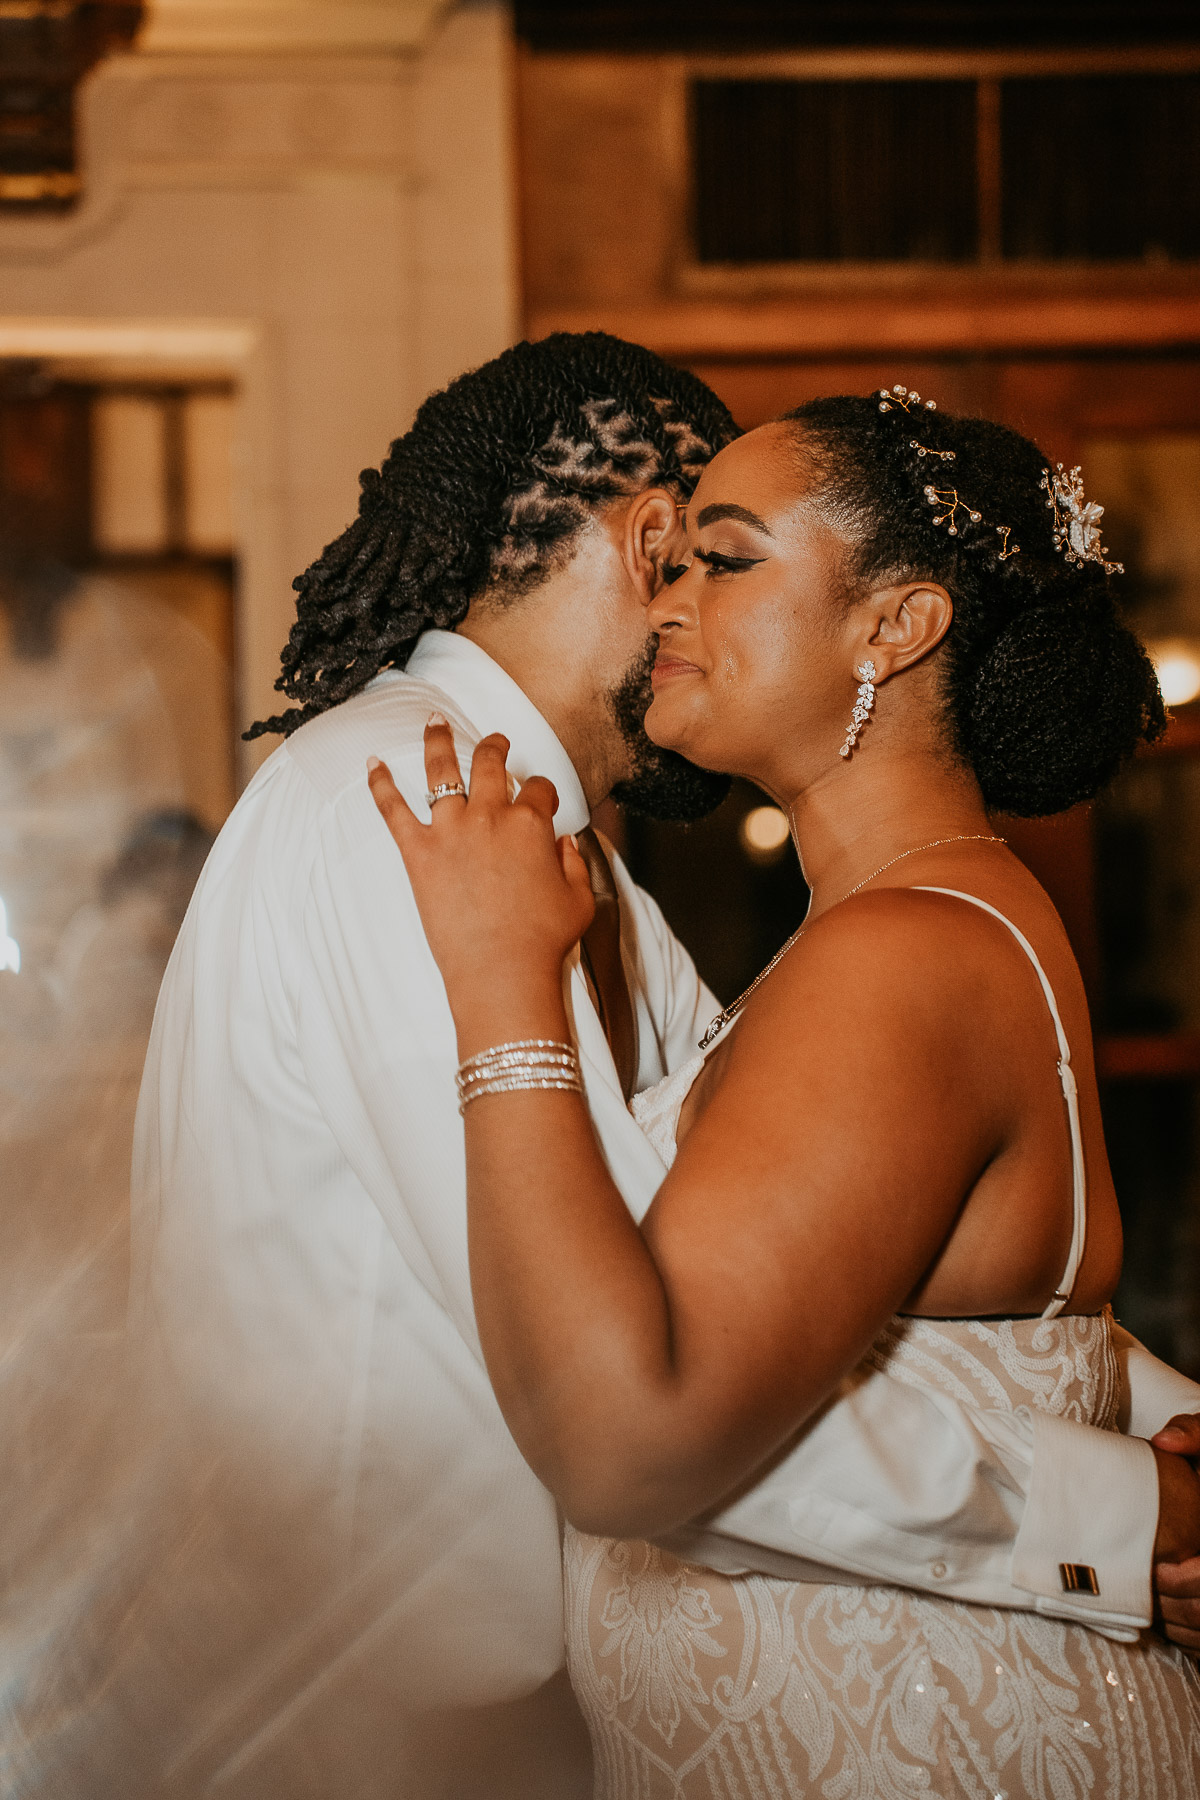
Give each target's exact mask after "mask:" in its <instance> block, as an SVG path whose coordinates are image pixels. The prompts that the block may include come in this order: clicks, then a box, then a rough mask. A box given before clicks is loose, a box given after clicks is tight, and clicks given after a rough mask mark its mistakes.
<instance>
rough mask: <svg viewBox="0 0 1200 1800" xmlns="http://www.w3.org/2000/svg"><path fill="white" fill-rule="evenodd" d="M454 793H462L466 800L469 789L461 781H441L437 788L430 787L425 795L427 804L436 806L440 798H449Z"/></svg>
mask: <svg viewBox="0 0 1200 1800" xmlns="http://www.w3.org/2000/svg"><path fill="white" fill-rule="evenodd" d="M452 794H455V795H459V794H461V795H462V798H463V799H464V800H465V799H466V797H467V790H466V788H465V787H464V786H463V784H462V782H461V781H439V782H438V785H437V786H436V787H435V788H430V789H429V791H428V792H427V793H426V795H425V804H426V806H436V805H437V803H438V801H439V800H448V799H449V798H450V796H451V795H452Z"/></svg>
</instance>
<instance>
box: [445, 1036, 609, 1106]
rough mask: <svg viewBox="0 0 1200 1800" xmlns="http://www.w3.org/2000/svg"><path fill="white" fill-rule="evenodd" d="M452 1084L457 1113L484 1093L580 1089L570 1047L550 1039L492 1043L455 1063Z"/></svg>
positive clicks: (576, 1061) (576, 1066) (572, 1090)
mask: <svg viewBox="0 0 1200 1800" xmlns="http://www.w3.org/2000/svg"><path fill="white" fill-rule="evenodd" d="M454 1084H455V1087H456V1089H457V1091H458V1110H459V1112H460V1113H462V1112H465V1111H466V1109H467V1107H468V1106H469V1105H470V1104H471V1101H472V1100H478V1099H480V1098H481V1097H482V1096H483V1095H484V1094H513V1093H519V1092H528V1091H530V1090H532V1089H534V1088H551V1089H556V1090H558V1091H559V1092H562V1093H572V1094H582V1092H583V1080H582V1078H581V1075H580V1070H579V1058H578V1056H577V1055H576V1053H575V1049H574V1046H573V1045H571V1044H562V1043H559V1042H558V1041H557V1040H556V1039H554V1038H517V1039H515V1040H514V1041H513V1042H511V1043H507V1044H495V1045H493V1046H492V1048H491V1049H490V1050H480V1051H479V1052H477V1054H476V1055H474V1056H468V1057H467V1058H466V1059H465V1061H464V1062H462V1063H460V1064H459V1068H458V1073H457V1074H456V1075H455V1078H454Z"/></svg>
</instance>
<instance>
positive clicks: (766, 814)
mask: <svg viewBox="0 0 1200 1800" xmlns="http://www.w3.org/2000/svg"><path fill="white" fill-rule="evenodd" d="M738 836H739V837H740V838H741V840H742V849H743V850H744V851H745V852H746V854H747V856H751V857H753V858H754V859H755V861H757V862H769V861H770V860H771V859H772V858H774V857H776V856H778V855H779V852H780V851H781V850H782V849H783V846H784V845H785V844H786V843H787V841H788V838H789V837H790V836H791V826H790V825H789V824H788V821H787V814H786V813H782V812H780V810H779V808H778V807H777V806H756V807H754V808H752V810H751V811H750V812H748V813H747V814H746V816H745V818H744V819H743V820H742V822H741V824H740V825H739V827H738Z"/></svg>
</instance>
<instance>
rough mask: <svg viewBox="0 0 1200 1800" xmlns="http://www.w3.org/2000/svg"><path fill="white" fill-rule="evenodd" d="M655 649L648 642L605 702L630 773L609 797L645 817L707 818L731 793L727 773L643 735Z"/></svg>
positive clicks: (652, 695)
mask: <svg viewBox="0 0 1200 1800" xmlns="http://www.w3.org/2000/svg"><path fill="white" fill-rule="evenodd" d="M656 653H657V651H656V645H655V644H654V643H653V642H651V643H650V644H649V645H648V646H647V648H646V650H645V652H644V654H643V655H641V656H639V657H638V659H637V661H636V662H635V663H634V664H633V665H632V667H631V668H630V670H629V672H628V673H627V674H626V675H625V676H624V677H623V678H622V680H621V681H619V682H618V683H617V685H616V687H614V688H610V689H609V694H608V704H609V707H610V708H611V711H612V715H613V718H614V719H615V720H616V722H617V727H618V729H619V731H620V733H621V736H622V737H623V738H624V739H625V742H626V744H628V746H629V752H630V757H631V759H632V762H633V773H632V774H631V775H629V776H627V777H626V779H625V780H624V781H619V782H618V783H617V785H616V786H615V787H614V789H613V791H612V797H613V799H614V800H616V801H619V803H620V804H621V805H622V806H625V807H628V809H629V811H630V812H634V813H640V814H641V815H642V817H643V818H646V819H672V820H674V821H675V822H676V823H677V824H683V823H686V822H689V821H691V820H693V819H704V818H707V816H708V814H709V813H710V812H712V811H714V810H715V808H716V807H718V806H720V804H721V802H722V800H724V798H725V796H726V794H728V792H729V788H730V778H729V776H728V775H714V774H713V773H712V771H711V770H709V769H699V768H697V767H696V765H695V763H690V762H688V760H687V758H686V757H684V756H680V755H679V753H678V751H675V750H663V749H662V748H661V747H660V746H659V745H658V744H655V743H652V742H651V741H650V739H649V738H648V737H647V735H646V726H645V718H646V714H647V712H648V711H649V710H650V702H651V701H652V700H653V698H654V687H653V684H652V683H651V680H650V671H651V669H652V668H653V667H654V658H655V655H656Z"/></svg>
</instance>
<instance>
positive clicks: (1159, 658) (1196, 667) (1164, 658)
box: [1146, 638, 1200, 706]
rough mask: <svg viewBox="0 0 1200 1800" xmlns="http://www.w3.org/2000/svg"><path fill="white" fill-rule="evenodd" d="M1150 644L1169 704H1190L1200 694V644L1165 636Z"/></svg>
mask: <svg viewBox="0 0 1200 1800" xmlns="http://www.w3.org/2000/svg"><path fill="white" fill-rule="evenodd" d="M1146 647H1147V649H1148V650H1149V652H1150V661H1151V662H1152V663H1153V664H1154V673H1155V674H1156V675H1157V676H1158V685H1159V687H1160V689H1161V690H1162V697H1163V699H1164V700H1165V701H1166V703H1167V705H1168V706H1186V705H1187V704H1188V702H1189V700H1194V699H1195V698H1196V696H1197V695H1198V694H1200V646H1198V645H1196V644H1195V643H1193V642H1191V641H1190V640H1189V639H1188V638H1163V639H1162V640H1161V641H1160V642H1158V643H1155V644H1148V645H1147V646H1146Z"/></svg>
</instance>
